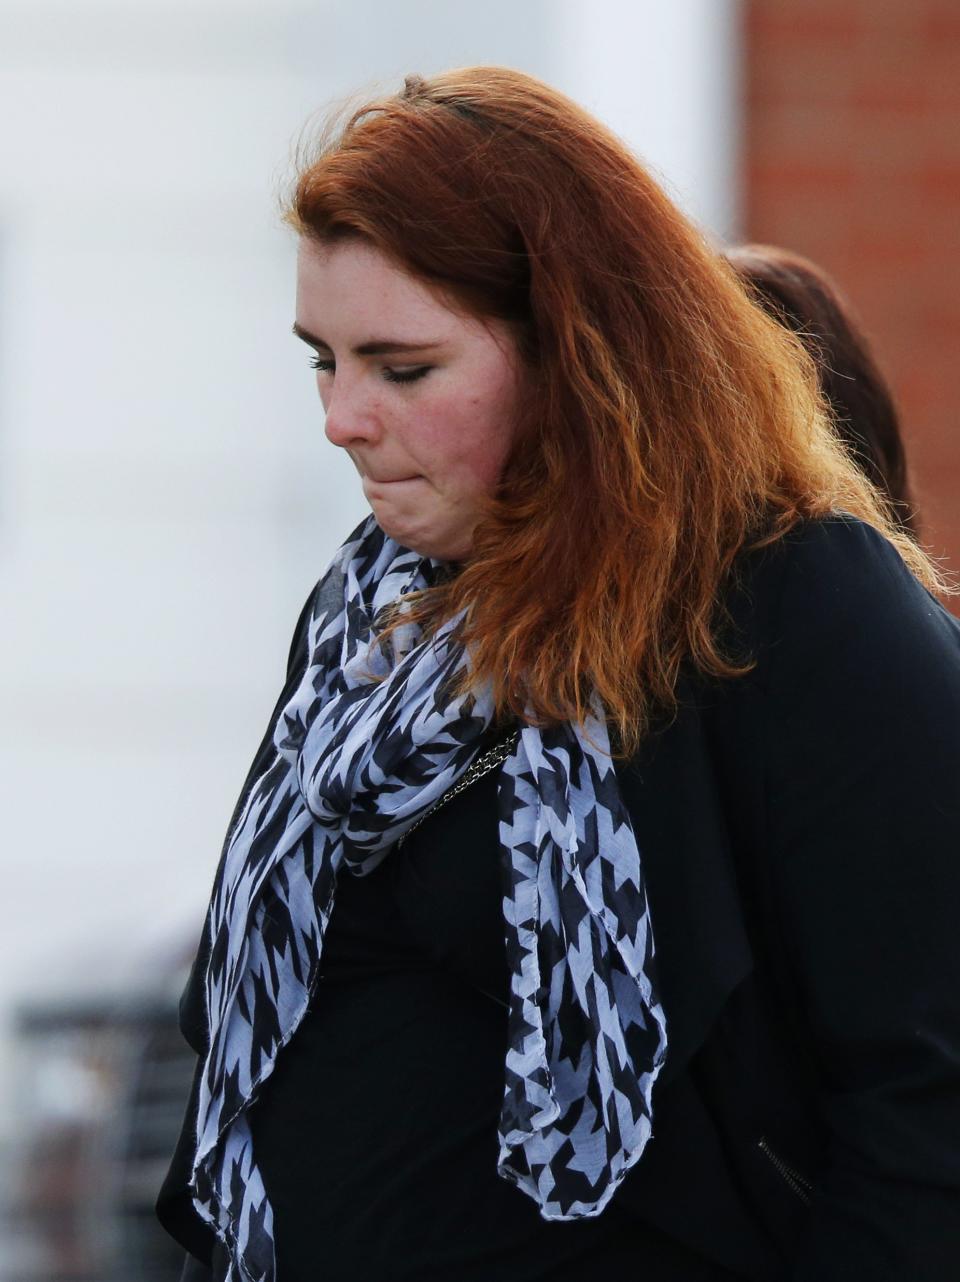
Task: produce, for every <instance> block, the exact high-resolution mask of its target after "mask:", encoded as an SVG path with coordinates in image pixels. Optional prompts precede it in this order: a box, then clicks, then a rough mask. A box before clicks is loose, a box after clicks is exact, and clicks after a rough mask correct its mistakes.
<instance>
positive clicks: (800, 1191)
mask: <svg viewBox="0 0 960 1282" xmlns="http://www.w3.org/2000/svg"><path fill="white" fill-rule="evenodd" d="M757 1147H758V1148H759V1150H760V1152H761V1153H762V1154H763V1155H764V1157H765V1158H766V1159H767V1161H768V1162H770V1163H771V1164H772V1165H773V1167H774V1169H775V1170H776V1171H777V1173H778V1174H779V1176H780V1178H781V1179H782V1180H783V1181H784V1182H785V1183H786V1185H787V1186H788V1188H790V1189H791V1190H792V1191H793V1192H794V1193H795V1194H796V1195H797V1197H798V1198H799V1199H800V1201H801V1202H803V1203H805V1204H806V1205H809V1204H810V1198H811V1196H812V1194H813V1185H812V1184H811V1183H810V1181H809V1180H808V1179H806V1178H805V1177H804V1176H802V1175H801V1174H800V1172H799V1171H798V1170H796V1169H795V1168H794V1167H792V1166H790V1165H789V1164H788V1163H787V1162H785V1161H784V1160H783V1158H782V1157H780V1156H779V1155H778V1154H776V1153H775V1152H774V1151H773V1149H772V1148H771V1147H770V1145H769V1144H768V1143H767V1139H766V1136H765V1135H761V1136H760V1139H759V1140H758V1141H757Z"/></svg>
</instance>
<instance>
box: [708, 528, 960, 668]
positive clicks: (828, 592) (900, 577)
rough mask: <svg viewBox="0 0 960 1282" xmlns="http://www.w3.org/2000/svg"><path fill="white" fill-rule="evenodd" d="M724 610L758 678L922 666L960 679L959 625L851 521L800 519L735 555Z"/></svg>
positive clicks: (875, 534)
mask: <svg viewBox="0 0 960 1282" xmlns="http://www.w3.org/2000/svg"><path fill="white" fill-rule="evenodd" d="M729 608H730V614H731V618H732V621H733V624H734V629H735V635H737V636H738V638H739V641H740V642H742V644H743V646H744V648H745V650H746V651H748V652H749V653H750V655H751V657H752V658H753V659H755V660H756V662H757V665H758V671H759V673H760V675H761V679H772V678H773V677H775V675H776V674H777V673H781V674H784V673H786V674H789V673H793V675H794V676H798V675H800V674H802V673H804V672H805V673H807V674H812V673H813V671H814V670H815V669H817V668H820V667H822V666H823V665H824V664H826V666H827V667H828V668H830V669H832V670H834V671H836V672H841V671H843V670H844V669H848V668H849V667H850V666H851V664H852V665H854V666H855V667H856V668H857V669H858V670H859V671H860V672H861V673H863V672H864V671H869V670H877V669H883V668H886V669H889V668H890V667H891V665H893V666H897V665H903V664H908V665H909V664H912V663H919V662H921V661H927V662H931V663H933V664H934V665H935V666H939V667H941V668H942V669H943V670H944V672H945V674H946V675H948V676H949V677H952V678H953V679H954V680H960V625H958V623H957V621H956V620H955V619H953V618H952V617H951V616H950V615H949V614H948V613H947V611H946V610H945V609H944V608H943V606H942V605H941V604H940V602H939V601H937V599H936V598H935V597H934V596H933V595H932V594H931V593H930V592H929V591H928V590H927V589H926V588H925V587H924V586H923V585H922V584H921V583H920V582H919V581H918V580H917V578H916V577H915V575H914V574H913V573H912V571H911V570H910V569H909V567H908V566H907V565H906V564H905V563H904V561H903V559H902V557H901V556H900V553H899V552H898V550H897V549H896V548H895V547H894V546H893V544H891V543H890V542H889V541H888V540H887V539H886V538H885V537H884V536H883V535H882V534H881V533H880V532H879V531H877V530H875V529H874V528H873V527H872V526H870V525H867V524H866V523H865V522H863V521H860V520H858V519H857V518H856V517H852V516H846V515H838V516H833V517H829V518H824V519H821V520H813V521H804V522H802V523H801V524H800V525H798V526H797V527H795V528H794V529H793V530H791V531H790V533H789V534H787V535H786V536H784V538H782V539H780V540H779V541H778V542H777V543H775V544H773V545H771V546H769V547H767V548H764V549H761V550H760V551H759V552H753V553H750V552H748V553H746V554H744V556H743V557H742V558H741V560H740V562H739V564H738V566H737V569H736V573H735V576H734V580H733V585H732V589H731V593H730V597H729Z"/></svg>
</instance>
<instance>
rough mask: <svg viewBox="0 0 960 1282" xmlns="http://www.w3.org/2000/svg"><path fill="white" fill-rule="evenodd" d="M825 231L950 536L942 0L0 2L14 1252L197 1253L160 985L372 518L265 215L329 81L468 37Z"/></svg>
mask: <svg viewBox="0 0 960 1282" xmlns="http://www.w3.org/2000/svg"><path fill="white" fill-rule="evenodd" d="M485 62H489V63H504V64H507V65H510V66H514V67H518V68H521V69H523V70H526V71H529V72H532V73H533V74H535V75H537V76H540V77H542V78H543V79H545V80H548V81H549V82H551V83H552V84H555V85H556V86H557V87H559V88H560V89H562V90H564V91H565V92H567V93H568V94H570V95H571V96H573V97H574V98H576V99H578V100H579V101H581V102H582V103H583V104H584V105H585V106H586V107H587V108H588V109H590V110H592V111H593V112H595V113H596V114H597V115H598V116H600V117H601V118H603V119H605V120H606V121H607V122H608V123H609V124H611V125H612V126H613V128H614V129H616V131H617V132H618V133H619V134H620V135H621V136H622V137H623V138H625V139H626V140H627V141H628V142H629V143H630V144H631V145H632V146H633V147H634V148H635V149H636V150H637V152H638V153H639V154H640V156H641V157H642V158H643V159H644V160H645V161H646V163H647V164H648V165H649V166H650V167H651V168H652V169H653V170H654V171H655V172H656V173H657V175H658V176H659V177H660V179H661V180H662V181H663V183H664V184H665V185H666V186H667V188H668V189H669V190H670V192H671V193H672V195H673V196H674V197H675V199H677V200H678V201H679V203H680V204H681V205H682V206H683V207H684V208H686V209H687V211H688V212H689V213H690V214H691V216H692V217H694V218H695V219H696V220H697V221H698V222H699V223H700V224H701V225H702V226H703V227H704V228H705V229H706V230H707V232H708V233H709V234H710V235H711V236H712V237H713V238H714V239H715V240H716V241H717V242H718V243H725V242H735V241H738V240H754V241H756V240H760V241H765V242H771V243H774V244H779V245H783V246H786V247H788V248H791V249H794V250H798V251H800V252H801V253H804V254H807V255H809V256H810V257H812V258H813V259H815V260H816V261H817V262H819V263H820V264H821V265H822V266H824V267H825V268H826V269H827V270H828V271H829V272H830V273H831V274H832V275H833V276H834V278H835V279H836V281H837V282H838V283H839V285H840V286H841V288H842V289H843V290H844V291H845V292H846V294H847V296H848V297H849V299H850V301H851V302H852V304H853V306H854V307H855V309H856V310H857V312H858V314H859V316H860V319H861V320H862V322H863V324H864V325H865V327H866V330H867V332H868V334H869V335H870V337H871V339H872V341H873V343H874V348H875V352H876V354H877V356H878V357H879V360H880V363H881V365H882V366H883V368H884V370H885V371H886V373H887V375H888V376H889V378H890V381H891V383H892V385H893V388H894V392H895V394H896V397H897V400H898V404H899V407H900V409H901V413H902V418H903V422H904V427H905V435H906V441H907V447H908V453H909V458H910V463H911V469H912V477H913V486H914V492H915V496H916V499H917V501H918V504H919V507H920V511H921V519H922V527H923V539H924V542H925V543H927V545H928V546H929V547H930V548H931V549H932V551H933V552H934V553H935V554H936V555H938V556H942V557H943V558H944V560H945V564H946V565H947V567H948V568H952V569H953V570H957V568H958V566H960V505H958V502H957V498H958V495H960V437H958V433H957V430H956V426H955V423H956V417H957V410H958V408H960V391H958V385H957V382H956V380H955V378H954V376H953V375H954V368H953V367H954V360H953V356H954V352H953V348H954V346H955V345H956V343H957V340H958V337H960V4H958V3H957V0H870V3H866V0H740V2H738V0H671V3H670V4H669V5H664V4H661V3H657V2H656V0H484V3H483V4H482V5H478V6H474V5H468V4H465V3H457V2H455V0H406V2H405V3H404V4H402V5H394V4H388V3H387V2H386V0H368V2H367V3H366V4H364V5H358V4H350V3H347V2H346V0H314V2H313V3H305V2H304V0H298V2H297V3H287V2H285V0H270V3H267V0H191V2H190V3H189V5H188V4H186V3H183V2H177V0H137V3H133V2H132V0H127V2H126V3H123V4H121V3H105V2H103V0H58V2H53V0H22V2H20V3H15V2H11V0H0V609H2V617H3V618H4V619H5V620H6V622H5V624H4V626H3V638H4V651H3V653H4V662H3V664H2V667H0V709H2V715H0V725H2V739H0V759H2V768H0V807H2V811H0V813H2V814H3V815H4V817H5V822H4V835H3V840H2V846H0V860H2V873H3V895H2V902H5V903H7V905H8V909H7V912H6V915H5V918H4V928H3V930H2V931H0V1177H2V1178H0V1282H27V1280H30V1282H48V1280H52V1279H67V1278H72V1279H81V1278H83V1279H90V1280H91V1282H92V1280H93V1279H98V1280H99V1282H108V1280H109V1282H114V1280H115V1282H120V1280H121V1279H122V1280H123V1282H140V1280H141V1279H144V1280H145V1279H157V1280H158V1282H159V1280H160V1279H171V1282H173V1280H175V1279H176V1278H177V1277H178V1276H179V1259H180V1258H181V1256H182V1253H181V1252H180V1251H179V1250H178V1249H177V1248H176V1247H174V1246H173V1244H172V1243H170V1242H169V1241H168V1240H167V1239H166V1238H165V1236H164V1235H163V1233H162V1231H161V1230H160V1229H159V1227H158V1226H156V1225H155V1224H154V1222H153V1214H152V1206H153V1200H154V1198H155V1196H156V1192H157V1189H158V1187H159V1184H160V1181H161V1179H162V1176H163V1172H164V1170H165V1168H166V1164H167V1161H168V1159H169V1156H170V1153H171V1150H172V1146H173V1142H174V1139H175V1137H176V1133H177V1131H178V1129H179V1124H180V1120H181V1116H182V1111H183V1104H184V1100H185V1095H186V1090H187V1087H188V1084H189V1078H190V1074H191V1070H192V1064H191V1060H192V1054H191V1052H189V1051H188V1049H187V1047H186V1046H185V1045H184V1044H183V1043H182V1042H181V1041H180V1038H179V1035H178V1033H177V1030H176V1022H175V1021H176V1001H177V998H178V996H179V993H180V990H181V988H182V985H183V982H184V979H185V974H186V966H187V965H188V963H189V960H190V958H191V957H192V954H193V951H194V949H195V947H196V943H197V940H198V938H199V935H200V931H201V928H202V924H203V915H204V910H205V907H206V901H207V895H208V893H209V889H210V883H211V879H212V876H213V872H214V868H215V865H216V861H217V856H218V853H219V849H220V843H221V840H222V838H223V831H224V828H225V825H226V822H227V819H228V816H229V814H230V812H231V809H232V806H233V803H234V801H235V799H236V795H237V792H238V790H239V788H240V785H241V782H242V780H243V777H244V775H245V773H246V769H247V766H248V764H249V761H250V759H251V757H252V754H253V751H254V749H255V746H256V744H257V743H258V741H259V738H260V735H261V734H262V732H263V729H264V726H265V724H266V721H267V718H268V716H269V714H270V710H271V708H272V707H273V702H274V698H275V696H276V693H277V691H278V689H279V687H280V685H281V684H282V680H283V675H284V666H285V660H286V651H287V644H288V641H289V636H290V633H291V630H292V626H293V623H294V620H295V618H296V615H297V613H298V611H299V608H300V606H301V604H302V602H303V600H304V599H305V597H306V595H307V593H308V591H309V589H310V588H311V586H312V584H313V583H314V582H315V580H316V578H317V577H318V574H319V573H320V571H321V570H322V568H323V567H324V565H325V564H326V562H327V560H328V559H329V557H330V555H331V554H332V552H333V551H334V549H335V548H336V547H337V545H338V544H339V542H340V541H341V540H342V538H343V536H344V535H345V533H346V532H347V531H348V530H349V529H350V528H351V527H352V525H353V524H355V523H356V521H357V520H359V519H360V517H361V516H362V515H363V512H364V508H363V503H362V499H361V497H360V495H359V491H358V490H357V488H356V487H355V486H354V484H353V476H352V469H350V468H349V467H348V468H346V469H345V468H344V466H343V463H342V462H341V460H340V459H339V458H338V457H336V452H335V451H334V450H333V449H332V447H329V446H328V445H327V443H326V442H325V440H324V438H323V434H322V419H321V414H320V407H319V402H318V400H317V397H316V391H315V387H314V381H313V378H312V376H311V373H310V371H309V369H308V367H307V359H306V357H307V353H306V351H305V349H304V348H303V346H302V344H300V343H298V342H297V340H295V339H294V338H293V337H292V335H291V334H290V326H291V323H292V320H293V266H294V255H295V243H294V240H293V237H292V234H291V233H290V232H289V231H287V230H286V229H284V228H283V227H282V226H281V225H280V223H279V219H278V215H277V195H278V191H279V190H280V188H281V186H282V183H283V180H284V178H285V177H286V176H287V175H288V174H289V164H290V155H291V150H292V147H293V145H294V144H295V142H296V140H297V138H298V136H299V134H300V131H301V129H302V128H303V126H304V125H305V124H307V123H308V122H309V120H310V119H311V118H313V117H314V116H315V113H316V112H317V111H318V110H319V109H322V107H323V106H324V104H326V103H328V102H329V101H330V100H331V99H332V98H334V97H336V96H338V95H341V94H343V93H346V92H348V91H351V90H355V89H360V88H364V87H366V88H368V89H370V90H371V91H373V90H376V89H377V88H378V87H379V88H390V89H392V88H395V87H397V85H398V84H399V82H400V80H401V78H402V76H403V75H404V74H405V73H407V72H410V71H419V72H422V73H424V74H430V73H431V72H434V71H438V70H441V69H443V68H446V67H450V66H455V65H464V64H469V63H485Z"/></svg>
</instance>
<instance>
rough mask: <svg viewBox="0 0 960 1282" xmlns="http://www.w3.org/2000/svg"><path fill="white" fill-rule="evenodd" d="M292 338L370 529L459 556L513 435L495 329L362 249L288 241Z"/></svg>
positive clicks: (464, 554) (509, 391)
mask: <svg viewBox="0 0 960 1282" xmlns="http://www.w3.org/2000/svg"><path fill="white" fill-rule="evenodd" d="M294 331H295V333H296V334H297V335H298V336H299V337H300V338H302V339H303V340H304V342H305V343H307V344H308V345H309V346H310V347H312V348H313V349H314V351H315V352H316V358H315V359H314V360H313V361H311V364H312V365H314V367H315V368H316V370H317V386H318V388H319V391H320V399H321V401H322V402H323V408H324V411H325V413H326V433H327V437H328V439H329V440H330V441H332V442H333V444H334V445H339V446H340V447H341V448H342V449H345V450H346V451H347V453H348V454H349V455H350V457H351V459H353V463H354V466H355V467H356V469H357V471H358V472H359V473H360V476H361V478H362V481H363V492H364V495H365V496H366V499H367V502H368V503H369V504H370V506H371V508H372V509H373V514H374V516H375V517H376V519H377V522H378V524H379V525H380V527H381V528H382V529H383V530H384V531H385V533H387V534H388V535H389V536H390V537H391V538H392V539H395V540H396V541H397V542H398V543H400V544H401V545H402V546H403V547H407V548H411V549H413V550H414V551H416V552H420V553H421V554H422V555H424V556H431V557H436V558H437V559H439V560H443V561H463V560H466V559H467V558H468V557H469V555H470V550H471V546H472V539H473V530H474V527H475V525H476V523H477V520H478V518H479V516H480V514H481V506H482V501H483V499H484V498H485V497H486V496H487V495H489V494H491V493H492V492H493V489H494V487H495V486H496V483H497V480H498V478H499V476H500V473H501V470H502V468H503V464H504V461H505V459H506V457H507V453H508V452H509V449H510V446H511V444H512V441H513V434H514V426H515V421H516V409H517V402H518V392H519V387H520V382H519V380H520V377H521V376H520V372H519V371H520V360H519V356H518V353H517V350H516V344H515V341H514V339H513V336H512V334H511V333H510V331H509V329H508V327H507V326H506V325H505V324H503V323H501V322H496V321H489V322H486V323H483V322H481V321H479V320H475V319H473V318H471V317H466V316H463V315H461V314H460V313H458V312H454V311H452V310H451V309H450V308H449V307H448V306H447V305H446V304H445V303H443V302H441V301H440V299H439V298H438V297H437V295H436V294H434V293H433V292H432V291H431V290H430V289H429V288H428V287H427V286H426V285H424V284H423V283H422V282H421V281H420V280H418V279H417V278H416V277H414V276H411V275H409V274H408V273H407V272H405V271H404V270H403V269H402V268H400V267H397V266H395V265H394V264H393V263H392V262H391V261H390V259H388V258H387V257H386V256H385V255H384V254H382V253H381V252H380V251H379V250H378V249H376V248H375V247H373V246H372V245H370V244H369V243H368V242H366V241H360V240H344V241H338V242H335V243H333V244H331V245H317V244H315V243H314V242H312V241H308V240H307V239H306V238H301V242H300V252H299V257H298V262H297V320H296V324H295V325H294Z"/></svg>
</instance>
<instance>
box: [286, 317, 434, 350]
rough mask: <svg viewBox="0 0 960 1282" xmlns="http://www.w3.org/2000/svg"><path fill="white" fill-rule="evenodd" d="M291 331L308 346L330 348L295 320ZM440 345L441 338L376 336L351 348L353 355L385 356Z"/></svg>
mask: <svg viewBox="0 0 960 1282" xmlns="http://www.w3.org/2000/svg"><path fill="white" fill-rule="evenodd" d="M293 332H294V333H295V334H296V336H297V338H299V339H302V340H303V342H305V343H306V344H307V345H308V346H310V347H322V348H324V349H325V350H326V351H328V352H329V351H330V350H331V348H330V344H329V343H325V342H324V341H323V339H322V338H318V337H317V336H316V334H311V333H310V332H309V331H308V330H305V329H304V328H303V326H302V325H298V324H297V322H296V321H294V322H293ZM442 346H443V340H442V339H435V340H433V341H430V340H427V341H426V342H423V343H401V342H400V340H399V339H396V338H377V339H372V340H371V341H370V342H369V343H361V344H360V345H359V346H358V347H355V348H354V349H353V353H354V355H355V356H387V355H389V354H391V353H393V352H425V351H428V350H429V349H430V348H433V347H442Z"/></svg>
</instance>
